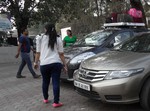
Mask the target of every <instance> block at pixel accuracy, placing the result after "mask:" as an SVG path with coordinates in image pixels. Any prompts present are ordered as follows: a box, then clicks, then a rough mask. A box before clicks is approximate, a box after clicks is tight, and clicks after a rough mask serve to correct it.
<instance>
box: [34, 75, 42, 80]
mask: <svg viewBox="0 0 150 111" xmlns="http://www.w3.org/2000/svg"><path fill="white" fill-rule="evenodd" d="M40 77H41V75H34V76H33V78H34V79H37V78H40Z"/></svg>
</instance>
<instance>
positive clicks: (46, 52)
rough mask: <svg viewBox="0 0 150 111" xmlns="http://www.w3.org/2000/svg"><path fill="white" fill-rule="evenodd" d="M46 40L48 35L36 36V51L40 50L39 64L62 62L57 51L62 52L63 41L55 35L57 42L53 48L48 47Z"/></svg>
mask: <svg viewBox="0 0 150 111" xmlns="http://www.w3.org/2000/svg"><path fill="white" fill-rule="evenodd" d="M48 41H49V36H48V35H41V36H39V37H37V38H36V51H37V52H40V65H48V64H52V63H62V62H61V59H60V57H59V53H63V42H62V39H61V37H57V44H55V45H54V50H52V49H51V47H48Z"/></svg>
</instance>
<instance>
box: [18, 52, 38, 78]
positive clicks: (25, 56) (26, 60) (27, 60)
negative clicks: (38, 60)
mask: <svg viewBox="0 0 150 111" xmlns="http://www.w3.org/2000/svg"><path fill="white" fill-rule="evenodd" d="M21 59H22V60H21V65H20V67H19V70H18V72H17V75H18V76H19V75H21V72H22V70H23V68H24V67H25V65H26V64H27V66H28V69H29V71H30V72H31V74H32V75H33V76H35V75H36V73H35V72H34V70H33V68H32V63H31V59H30V54H29V53H21Z"/></svg>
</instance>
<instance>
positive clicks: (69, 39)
mask: <svg viewBox="0 0 150 111" xmlns="http://www.w3.org/2000/svg"><path fill="white" fill-rule="evenodd" d="M76 40H77V38H76V36H73V35H72V31H71V30H67V36H66V37H65V38H64V46H65V47H68V46H71V45H72V44H74V43H75V42H76Z"/></svg>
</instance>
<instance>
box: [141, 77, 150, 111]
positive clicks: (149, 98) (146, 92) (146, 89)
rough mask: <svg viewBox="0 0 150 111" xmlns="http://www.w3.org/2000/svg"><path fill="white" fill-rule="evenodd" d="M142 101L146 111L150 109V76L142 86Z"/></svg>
mask: <svg viewBox="0 0 150 111" xmlns="http://www.w3.org/2000/svg"><path fill="white" fill-rule="evenodd" d="M140 103H141V106H142V107H143V108H144V109H145V110H146V111H150V78H149V79H148V80H147V81H146V83H145V85H144V86H143V88H142V91H141V95H140Z"/></svg>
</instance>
